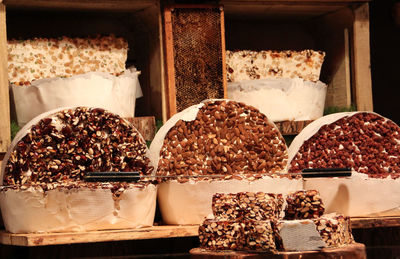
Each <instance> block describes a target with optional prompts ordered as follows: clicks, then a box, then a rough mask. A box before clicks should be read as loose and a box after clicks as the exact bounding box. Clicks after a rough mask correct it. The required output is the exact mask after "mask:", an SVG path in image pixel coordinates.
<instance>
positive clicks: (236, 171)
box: [157, 100, 288, 182]
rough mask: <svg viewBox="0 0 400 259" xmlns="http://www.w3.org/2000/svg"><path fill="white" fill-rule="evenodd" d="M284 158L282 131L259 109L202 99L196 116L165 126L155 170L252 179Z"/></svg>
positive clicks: (273, 168)
mask: <svg viewBox="0 0 400 259" xmlns="http://www.w3.org/2000/svg"><path fill="white" fill-rule="evenodd" d="M287 158H288V155H287V148H286V144H285V141H284V139H283V138H282V135H281V134H280V133H279V131H278V130H277V129H276V128H275V127H274V126H273V125H272V124H271V122H269V121H268V119H267V117H266V116H265V115H264V114H262V113H260V112H259V111H258V110H257V109H255V108H253V107H251V106H247V105H245V104H243V103H237V102H234V101H226V100H217V101H209V102H206V103H205V104H204V106H203V107H201V108H200V110H199V112H198V114H197V117H196V119H195V120H193V121H183V120H179V121H178V122H177V123H176V124H175V126H173V127H172V128H171V129H170V130H169V131H168V133H167V135H166V136H165V139H164V143H163V146H162V147H161V150H160V160H159V163H158V170H157V174H158V175H178V176H179V175H213V174H217V175H226V176H229V177H230V176H232V175H241V176H245V175H251V177H252V179H255V178H261V177H262V176H263V175H266V174H269V175H271V174H272V173H274V172H280V171H281V170H283V169H284V168H285V166H286V164H287ZM239 177H240V176H239ZM240 179H241V177H240ZM187 180H188V179H186V178H182V179H180V181H183V182H184V181H187Z"/></svg>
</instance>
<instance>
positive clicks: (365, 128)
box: [289, 112, 400, 178]
mask: <svg viewBox="0 0 400 259" xmlns="http://www.w3.org/2000/svg"><path fill="white" fill-rule="evenodd" d="M399 133H400V128H399V126H397V125H396V124H395V123H393V122H392V121H390V120H387V119H385V118H383V117H381V116H379V115H376V114H373V113H366V112H364V113H357V114H355V115H353V116H346V117H344V118H342V119H340V120H338V121H336V122H334V123H331V124H328V125H324V126H322V127H321V128H320V129H319V130H318V132H317V133H316V134H314V135H313V136H312V137H311V138H310V139H308V140H307V141H305V142H304V144H303V145H302V146H301V147H300V149H299V151H298V153H297V154H296V156H295V157H294V158H293V160H292V161H291V163H290V169H289V172H300V171H301V170H303V169H304V168H334V167H349V168H352V169H353V170H355V171H357V172H360V173H365V174H368V175H369V177H373V178H386V177H388V176H391V177H392V178H398V177H400V167H399V164H400V134H399Z"/></svg>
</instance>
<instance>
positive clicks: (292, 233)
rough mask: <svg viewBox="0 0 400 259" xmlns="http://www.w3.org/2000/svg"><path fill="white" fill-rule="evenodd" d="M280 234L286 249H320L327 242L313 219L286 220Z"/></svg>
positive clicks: (280, 228)
mask: <svg viewBox="0 0 400 259" xmlns="http://www.w3.org/2000/svg"><path fill="white" fill-rule="evenodd" d="M281 224H282V225H281V226H280V227H279V235H280V237H281V238H282V243H283V247H284V249H285V251H307V250H320V249H321V248H323V247H325V246H326V244H325V242H324V241H323V240H322V238H321V236H320V234H319V232H318V231H317V226H316V225H315V224H314V222H313V221H312V220H309V219H306V220H290V221H289V220H284V221H282V223H281Z"/></svg>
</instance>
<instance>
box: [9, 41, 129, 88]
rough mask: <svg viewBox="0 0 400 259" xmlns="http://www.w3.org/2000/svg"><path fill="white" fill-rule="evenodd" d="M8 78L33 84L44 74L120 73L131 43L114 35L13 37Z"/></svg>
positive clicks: (123, 69) (19, 82) (123, 68)
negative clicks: (46, 37) (45, 37)
mask: <svg viewBox="0 0 400 259" xmlns="http://www.w3.org/2000/svg"><path fill="white" fill-rule="evenodd" d="M7 50H8V79H9V81H10V82H11V83H12V84H15V85H29V84H30V83H31V82H32V81H34V80H38V79H42V78H53V77H70V76H72V75H77V74H84V73H88V72H94V71H97V72H106V73H109V74H113V75H119V74H121V73H122V72H124V71H125V62H126V59H127V54H128V43H127V41H126V40H125V39H123V38H117V37H115V36H114V35H110V36H97V37H95V38H68V37H61V38H57V39H43V38H34V39H29V40H9V41H8V42H7Z"/></svg>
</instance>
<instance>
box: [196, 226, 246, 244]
mask: <svg viewBox="0 0 400 259" xmlns="http://www.w3.org/2000/svg"><path fill="white" fill-rule="evenodd" d="M243 231H244V229H243V223H241V222H239V221H229V220H211V219H206V220H205V221H204V222H203V223H202V224H201V225H200V227H199V239H200V247H203V248H206V249H209V250H241V249H243V245H244V242H245V237H244V232H243Z"/></svg>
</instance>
